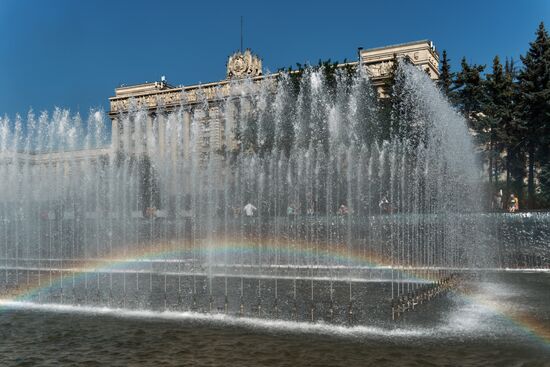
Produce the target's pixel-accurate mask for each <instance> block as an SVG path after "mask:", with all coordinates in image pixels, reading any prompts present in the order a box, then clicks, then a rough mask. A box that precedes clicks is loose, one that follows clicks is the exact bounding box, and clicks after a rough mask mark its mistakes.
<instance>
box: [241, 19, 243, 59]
mask: <svg viewBox="0 0 550 367" xmlns="http://www.w3.org/2000/svg"><path fill="white" fill-rule="evenodd" d="M241 53H243V16H242V15H241Z"/></svg>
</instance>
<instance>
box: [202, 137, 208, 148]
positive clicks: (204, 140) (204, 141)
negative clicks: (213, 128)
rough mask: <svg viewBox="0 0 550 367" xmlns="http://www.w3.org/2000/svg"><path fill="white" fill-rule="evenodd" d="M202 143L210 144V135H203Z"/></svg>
mask: <svg viewBox="0 0 550 367" xmlns="http://www.w3.org/2000/svg"><path fill="white" fill-rule="evenodd" d="M202 145H204V146H207V145H210V137H209V136H203V137H202Z"/></svg>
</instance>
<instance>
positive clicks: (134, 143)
mask: <svg viewBox="0 0 550 367" xmlns="http://www.w3.org/2000/svg"><path fill="white" fill-rule="evenodd" d="M399 57H407V58H408V59H409V60H410V61H411V62H412V63H413V64H414V65H416V66H418V67H419V68H421V69H422V70H424V71H425V72H426V73H428V74H429V75H430V77H431V78H432V79H434V80H435V79H438V77H439V56H438V54H437V52H436V50H435V47H434V46H433V43H432V42H431V41H429V40H421V41H415V42H408V43H402V44H397V45H391V46H384V47H378V48H371V49H362V48H360V49H359V50H358V59H357V61H353V62H349V63H347V64H345V65H344V64H341V65H339V66H340V67H344V66H354V67H357V66H359V67H363V68H365V69H366V71H367V72H368V73H369V75H370V78H371V82H372V83H373V85H374V86H375V87H376V88H377V90H378V94H379V96H380V97H381V98H384V97H385V96H386V90H385V84H386V82H387V80H388V78H389V76H390V73H391V70H392V66H393V63H394V62H395V60H396V59H397V58H399ZM226 66H227V71H226V78H225V79H224V80H220V81H216V82H212V83H206V84H195V85H189V86H178V87H176V86H173V85H171V84H169V83H168V82H167V81H166V80H165V79H164V77H163V78H162V79H161V80H160V81H156V82H152V83H143V84H136V85H129V86H121V87H118V88H116V89H115V95H114V96H112V97H110V98H109V106H110V109H109V112H108V115H109V118H110V119H111V122H112V130H111V131H112V136H111V142H110V145H107V146H104V147H100V148H97V149H87V150H78V151H60V152H48V153H32V154H24V153H19V152H17V153H16V152H11V153H10V152H5V153H2V157H1V159H2V161H7V162H9V161H14V160H15V159H17V160H19V161H21V162H28V163H30V164H37V165H43V163H48V164H55V163H56V162H59V163H61V162H67V161H73V162H74V161H84V160H90V159H99V158H100V157H107V156H109V155H112V154H115V153H117V152H124V153H126V154H135V155H139V154H141V153H145V152H146V151H147V150H150V149H153V148H156V149H158V150H160V151H164V145H165V144H167V143H170V144H171V146H177V145H178V144H182V146H183V147H186V148H185V149H184V153H183V154H184V158H186V157H187V156H188V155H189V153H190V152H189V148H188V147H190V144H191V122H192V121H195V122H201V124H200V125H201V126H202V128H201V130H200V131H199V133H198V135H199V136H198V137H197V136H195V140H194V144H195V145H196V146H195V148H194V149H195V151H198V152H199V153H200V154H202V155H208V154H209V153H210V152H214V151H216V150H218V149H220V148H221V147H222V146H225V147H228V148H232V147H234V146H235V143H236V142H235V139H234V136H233V131H234V127H235V123H236V119H237V118H238V114H239V113H241V112H242V110H243V109H246V108H247V106H246V99H242V98H234V100H235V103H232V99H233V97H234V96H232V95H231V93H234V88H232V85H235V83H237V84H238V83H258V82H261V81H265V80H267V79H270V78H271V79H272V80H276V77H277V76H278V73H272V74H264V73H263V69H262V61H261V59H260V58H258V57H257V56H256V55H253V54H252V53H251V51H250V50H246V51H244V52H236V53H235V54H233V55H231V56H230V57H229V59H228V62H227V65H226ZM235 97H237V96H235ZM205 105H206V106H207V108H206V109H205V108H204V106H205ZM222 107H223V111H222ZM132 109H135V110H139V111H142V112H143V111H145V113H146V116H145V117H144V119H145V121H139V123H138V122H136V123H134V122H133V121H130V123H129V121H128V118H135V116H133V117H129V115H131V114H128V112H130V111H132ZM176 110H177V111H179V112H180V113H181V114H182V119H181V120H182V124H183V126H182V130H181V131H182V134H180V135H179V136H178V135H177V134H170V136H165V135H166V129H164V124H165V119H166V116H167V113H168V112H172V111H176ZM124 119H126V120H125V121H124V123H123V120H124ZM124 128H126V131H125V129H124ZM128 130H129V131H128ZM196 135H197V134H196ZM168 139H170V140H168ZM178 139H179V140H181V141H178ZM155 144H156V145H158V146H157V147H154V145H155Z"/></svg>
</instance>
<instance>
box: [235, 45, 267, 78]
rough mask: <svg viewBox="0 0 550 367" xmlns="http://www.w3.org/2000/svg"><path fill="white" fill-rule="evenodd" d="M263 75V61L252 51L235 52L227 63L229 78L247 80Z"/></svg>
mask: <svg viewBox="0 0 550 367" xmlns="http://www.w3.org/2000/svg"><path fill="white" fill-rule="evenodd" d="M260 75H262V60H260V58H259V57H258V56H256V55H252V52H250V50H248V49H247V50H246V51H245V52H235V53H234V54H233V55H231V56H229V60H228V61H227V78H228V79H231V78H247V77H254V76H260Z"/></svg>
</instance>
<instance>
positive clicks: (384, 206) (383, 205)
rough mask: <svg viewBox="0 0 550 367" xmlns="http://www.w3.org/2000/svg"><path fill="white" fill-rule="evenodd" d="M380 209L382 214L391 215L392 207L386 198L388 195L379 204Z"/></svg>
mask: <svg viewBox="0 0 550 367" xmlns="http://www.w3.org/2000/svg"><path fill="white" fill-rule="evenodd" d="M378 207H379V208H380V211H381V212H382V213H386V214H387V213H389V212H391V205H390V201H389V200H388V198H387V197H386V195H384V196H382V199H381V200H380V202H379V203H378Z"/></svg>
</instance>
